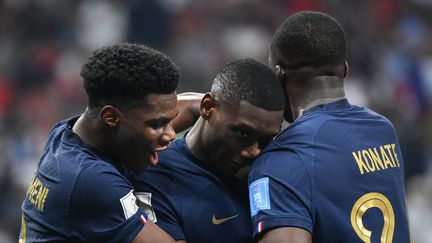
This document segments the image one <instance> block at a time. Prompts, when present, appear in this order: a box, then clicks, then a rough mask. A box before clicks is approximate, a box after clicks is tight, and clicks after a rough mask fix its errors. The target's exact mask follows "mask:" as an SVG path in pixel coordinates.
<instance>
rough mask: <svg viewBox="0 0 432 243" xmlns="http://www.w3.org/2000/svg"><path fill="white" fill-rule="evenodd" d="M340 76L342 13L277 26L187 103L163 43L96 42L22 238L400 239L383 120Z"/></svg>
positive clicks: (398, 165)
mask: <svg viewBox="0 0 432 243" xmlns="http://www.w3.org/2000/svg"><path fill="white" fill-rule="evenodd" d="M347 75H348V63H347V60H346V43H345V34H344V31H343V29H342V27H341V25H340V24H339V23H338V22H337V20H335V19H334V18H333V17H331V16H329V15H327V14H324V13H320V12H312V11H306V12H299V13H296V14H293V15H291V16H289V17H288V18H287V19H286V20H285V21H284V22H283V23H282V24H281V25H280V26H279V27H278V29H277V30H276V32H275V34H274V36H273V39H272V42H271V46H270V53H269V64H268V65H265V64H262V63H260V62H258V61H256V60H254V59H251V58H245V59H239V60H234V61H232V62H230V63H228V64H226V65H225V66H224V67H222V68H221V70H220V71H219V73H218V74H217V75H216V77H215V79H214V81H213V84H212V86H211V90H210V91H209V92H208V93H206V94H201V95H197V96H194V97H193V99H192V98H191V99H190V100H187V102H180V99H181V97H182V96H181V94H180V95H179V96H178V95H177V94H176V88H177V85H178V82H179V79H180V74H179V70H178V68H177V66H176V65H175V64H174V63H173V62H172V61H171V60H170V59H169V57H167V56H166V55H164V54H163V53H161V52H159V51H156V50H154V49H151V48H149V47H146V46H144V45H139V44H131V43H122V44H116V45H113V46H107V47H104V48H101V49H98V50H96V51H95V52H94V53H93V55H92V56H91V57H90V58H89V59H88V60H87V62H86V63H85V64H84V65H83V66H82V69H81V76H82V78H83V80H84V89H85V91H86V94H87V97H88V103H87V108H86V110H85V111H84V112H83V114H81V115H79V116H76V117H73V118H70V119H67V120H64V121H61V122H59V123H58V124H57V125H56V126H55V127H54V128H53V130H52V131H51V133H50V135H49V138H48V141H47V144H46V147H45V149H44V151H43V154H42V156H41V159H40V161H39V163H38V167H37V170H36V172H35V175H34V178H33V179H32V181H31V183H30V186H29V189H28V191H27V194H26V197H25V200H24V202H23V205H22V225H21V233H20V238H19V239H20V242H51V241H55V242H233V243H234V242H262V243H265V242H298V243H303V242H411V239H410V238H411V237H410V234H409V222H408V215H407V209H406V204H405V186H404V169H403V168H404V161H403V158H402V154H401V151H400V146H399V142H398V138H397V135H396V132H395V129H394V127H393V125H392V124H391V122H390V121H389V120H387V119H386V118H385V117H383V116H381V115H379V114H377V113H375V112H373V111H371V110H369V109H367V108H363V107H359V106H355V105H352V104H350V103H349V102H348V100H347V99H346V98H345V93H344V87H343V85H344V81H343V80H344V78H345V77H346V76H347ZM287 122H288V123H290V124H289V125H288V126H285V124H286V123H287ZM188 127H191V128H190V129H189V131H187V132H186V133H185V135H184V136H183V137H182V138H179V139H177V140H175V141H174V139H175V138H176V132H179V131H180V130H183V129H184V128H188ZM149 165H150V166H149Z"/></svg>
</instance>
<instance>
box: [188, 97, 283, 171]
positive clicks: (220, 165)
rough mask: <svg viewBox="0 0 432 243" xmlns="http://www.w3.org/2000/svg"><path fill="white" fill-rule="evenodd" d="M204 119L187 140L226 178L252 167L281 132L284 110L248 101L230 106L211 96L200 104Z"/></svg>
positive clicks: (194, 151)
mask: <svg viewBox="0 0 432 243" xmlns="http://www.w3.org/2000/svg"><path fill="white" fill-rule="evenodd" d="M200 110H201V117H200V118H199V119H198V121H197V122H196V123H195V125H194V126H193V127H192V129H191V130H190V132H189V133H188V135H187V137H186V143H187V144H188V146H189V148H190V149H191V151H192V153H194V155H195V156H197V157H198V158H200V160H201V161H203V162H204V163H206V164H207V165H208V166H209V167H211V168H214V169H215V170H217V171H218V172H219V173H220V174H222V175H224V176H234V175H235V174H236V173H237V172H238V171H239V170H240V169H242V168H244V167H245V166H247V165H249V164H250V163H251V162H252V161H253V159H255V158H256V157H257V156H258V154H259V153H260V152H261V149H262V148H263V147H264V146H265V145H267V144H268V143H269V142H270V141H271V140H272V138H273V137H274V136H275V135H276V134H277V133H278V132H279V130H280V125H281V122H282V119H283V111H282V110H281V111H268V110H265V109H263V108H259V107H256V106H253V105H251V104H249V103H247V102H245V101H240V104H237V105H235V104H231V103H229V102H226V101H224V100H220V99H216V98H215V97H214V95H212V94H211V93H207V94H205V95H204V97H203V99H202V101H201V106H200Z"/></svg>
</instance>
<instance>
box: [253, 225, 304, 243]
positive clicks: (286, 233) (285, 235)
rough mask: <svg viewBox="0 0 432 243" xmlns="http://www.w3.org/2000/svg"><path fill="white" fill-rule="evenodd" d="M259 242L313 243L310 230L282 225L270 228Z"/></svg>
mask: <svg viewBox="0 0 432 243" xmlns="http://www.w3.org/2000/svg"><path fill="white" fill-rule="evenodd" d="M258 242H259V243H312V236H311V234H310V233H309V231H307V230H304V229H301V228H295V227H281V228H276V229H272V230H269V231H268V232H266V233H265V234H264V235H263V236H262V237H261V238H260V239H259V241H258Z"/></svg>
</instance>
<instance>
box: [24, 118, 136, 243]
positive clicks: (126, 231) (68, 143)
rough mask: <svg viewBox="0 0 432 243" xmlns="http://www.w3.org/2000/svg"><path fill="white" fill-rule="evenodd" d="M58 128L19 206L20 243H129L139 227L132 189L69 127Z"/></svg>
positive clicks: (69, 123) (65, 124)
mask: <svg viewBox="0 0 432 243" xmlns="http://www.w3.org/2000/svg"><path fill="white" fill-rule="evenodd" d="M76 120H77V118H73V119H71V120H67V121H63V122H60V123H59V124H57V125H56V126H55V127H54V129H53V130H52V131H51V134H50V136H49V138H48V143H47V145H46V147H45V150H44V152H43V155H42V157H41V159H40V162H39V164H38V167H37V170H36V172H35V175H34V178H33V179H32V182H31V183H30V186H29V188H28V191H27V194H26V197H25V200H24V203H23V205H22V212H23V216H22V217H23V219H22V225H21V233H20V239H21V240H22V242H48V241H49V242H51V241H63V242H83V241H85V242H130V241H132V240H133V239H134V238H135V236H136V235H137V234H138V232H139V231H140V230H141V229H142V227H143V223H142V222H141V221H140V217H141V215H143V214H144V212H143V211H142V210H141V209H138V206H137V203H136V202H135V200H136V199H135V196H134V195H133V187H132V185H131V184H130V183H129V182H128V181H127V179H126V177H125V176H124V175H123V174H122V173H120V171H119V169H118V168H116V167H115V166H114V163H111V162H109V160H108V159H107V158H106V157H104V154H103V153H101V152H100V151H98V150H96V149H95V148H92V147H90V146H89V145H88V144H86V143H84V142H83V141H82V140H81V139H80V138H79V137H78V136H77V135H76V134H75V133H73V132H72V130H71V129H72V126H73V124H74V123H75V122H76Z"/></svg>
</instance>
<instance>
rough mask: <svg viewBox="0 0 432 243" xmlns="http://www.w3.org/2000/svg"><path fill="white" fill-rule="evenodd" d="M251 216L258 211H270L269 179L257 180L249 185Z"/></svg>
mask: <svg viewBox="0 0 432 243" xmlns="http://www.w3.org/2000/svg"><path fill="white" fill-rule="evenodd" d="M249 202H250V208H251V216H254V215H255V214H257V213H258V211H260V210H264V209H270V193H269V178H268V177H264V178H261V179H258V180H256V181H254V182H252V184H250V185H249Z"/></svg>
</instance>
